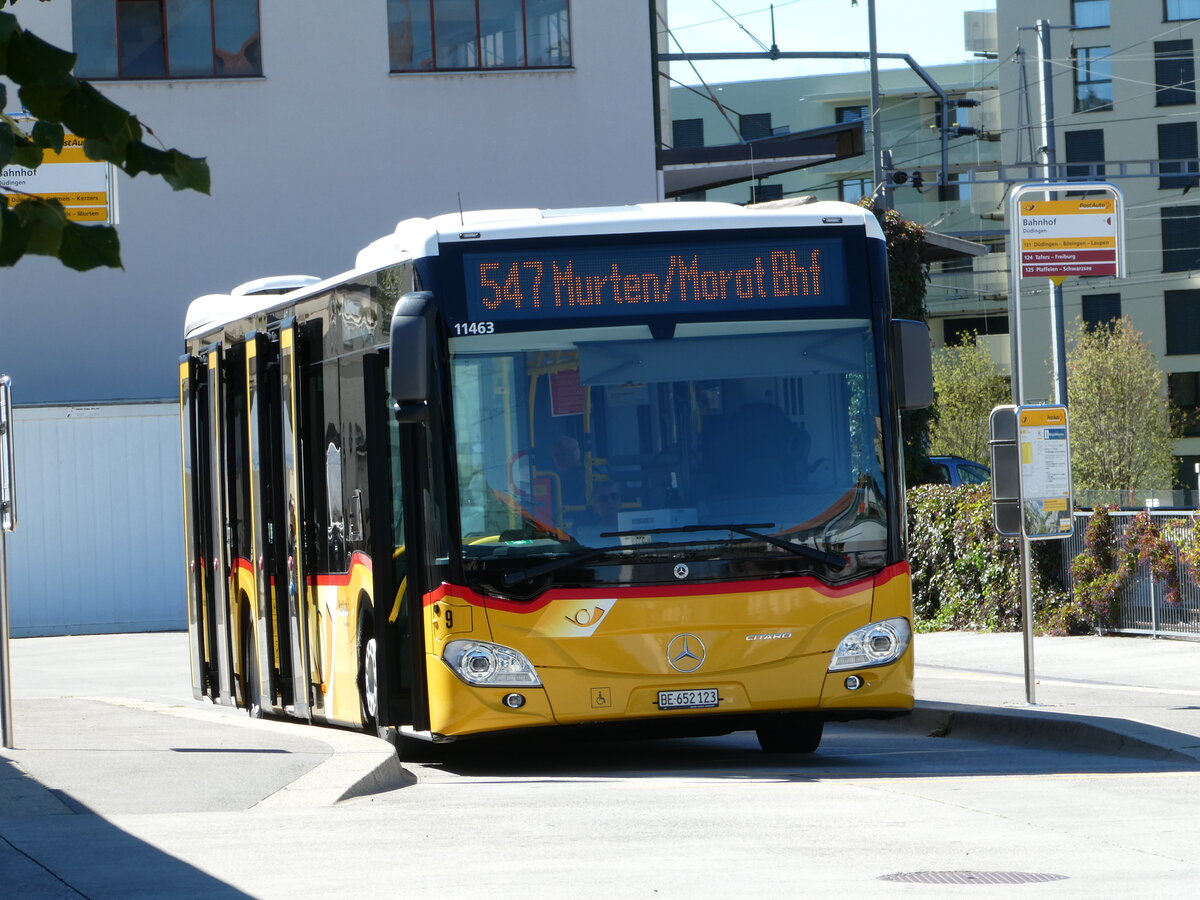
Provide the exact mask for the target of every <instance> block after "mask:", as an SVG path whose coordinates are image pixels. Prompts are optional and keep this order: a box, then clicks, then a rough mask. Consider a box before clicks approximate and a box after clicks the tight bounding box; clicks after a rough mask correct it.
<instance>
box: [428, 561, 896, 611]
mask: <svg viewBox="0 0 1200 900" xmlns="http://www.w3.org/2000/svg"><path fill="white" fill-rule="evenodd" d="M908 575H909V567H908V563H907V562H899V563H894V564H892V565H890V566H888V567H887V568H886V569H883V570H882V571H881V572H878V573H877V574H875V575H873V576H867V577H865V578H860V579H858V580H857V581H852V582H850V583H849V584H843V585H836V586H835V585H828V584H825V583H824V582H823V581H821V580H819V579H817V578H814V577H813V576H811V575H801V576H799V577H797V578H782V579H771V580H765V579H761V580H757V581H742V582H735V583H729V584H719V585H711V586H710V585H705V584H690V585H657V586H654V587H645V588H639V587H624V588H616V589H606V588H589V589H586V590H584V589H579V588H573V589H560V590H551V591H546V593H544V594H542V595H541V596H540V597H538V598H537V599H536V600H532V601H530V602H528V603H521V602H519V601H516V600H505V599H503V598H501V597H489V596H487V595H484V594H480V593H479V592H477V591H473V590H471V589H470V588H466V587H462V586H459V585H451V584H443V585H442V586H441V587H439V588H438V589H437V590H434V591H431V592H430V593H428V594H426V595H425V605H426V606H431V605H433V604H434V603H437V602H438V601H439V600H444V599H445V598H446V597H455V598H457V599H459V600H465V601H466V602H467V603H470V604H471V605H472V606H482V607H484V608H485V609H496V610H502V611H504V612H515V613H533V612H538V611H539V610H542V609H544V608H545V607H546V606H548V605H549V604H551V603H553V602H554V601H556V600H591V599H594V598H596V597H598V596H600V597H616V598H617V599H618V600H619V599H622V598H636V599H652V598H655V597H688V596H702V595H721V594H754V593H762V592H766V591H787V590H798V589H806V590H812V591H816V592H817V593H819V594H824V595H825V596H826V597H835V598H836V597H846V596H849V595H851V594H856V593H859V592H861V591H863V590H864V589H865V588H866V587H868V586H869V587H873V588H879V587H882V586H883V585H885V584H887V583H888V582H889V581H891V580H892V579H894V578H898V577H901V576H904V577H907V576H908Z"/></svg>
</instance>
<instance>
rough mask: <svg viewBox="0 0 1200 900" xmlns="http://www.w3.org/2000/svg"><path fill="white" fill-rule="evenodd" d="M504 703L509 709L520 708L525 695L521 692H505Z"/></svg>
mask: <svg viewBox="0 0 1200 900" xmlns="http://www.w3.org/2000/svg"><path fill="white" fill-rule="evenodd" d="M504 705H505V706H507V707H508V708H509V709H520V708H521V707H522V706H524V705H525V696H524V695H523V694H505V695H504Z"/></svg>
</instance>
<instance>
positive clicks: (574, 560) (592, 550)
mask: <svg viewBox="0 0 1200 900" xmlns="http://www.w3.org/2000/svg"><path fill="white" fill-rule="evenodd" d="M629 533H630V534H639V533H640V532H633V531H631V532H629ZM607 536H608V535H601V537H607ZM678 546H679V545H678V544H675V543H672V542H671V541H656V542H651V543H646V544H615V545H613V546H611V547H589V548H588V549H586V550H581V551H580V552H578V553H570V554H567V555H566V556H557V557H555V558H554V559H550V560H547V561H546V562H544V563H538V564H537V565H536V566H529V567H528V568H526V569H518V570H517V571H515V572H509V573H508V574H507V575H505V576H504V577H503V578H502V579H500V580H501V581H502V582H504V586H505V587H512V586H513V585H514V584H518V583H520V582H522V581H525V580H526V579H527V578H537V577H538V576H539V575H549V574H550V573H551V572H557V571H558V570H559V569H565V568H567V567H569V566H574V565H577V564H579V563H584V562H587V561H588V560H589V559H596V558H597V557H600V556H605V555H607V554H609V553H617V552H628V551H630V550H661V549H662V548H663V547H678Z"/></svg>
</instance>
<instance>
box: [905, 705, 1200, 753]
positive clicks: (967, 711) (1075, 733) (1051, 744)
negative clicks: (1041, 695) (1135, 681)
mask: <svg viewBox="0 0 1200 900" xmlns="http://www.w3.org/2000/svg"><path fill="white" fill-rule="evenodd" d="M894 724H896V725H898V726H899V727H900V728H903V729H904V730H906V731H910V732H913V733H919V734H924V735H928V736H930V737H955V738H963V739H966V740H987V741H998V742H1001V743H1006V744H1017V745H1021V746H1026V747H1038V748H1044V749H1054V750H1070V751H1075V752H1082V753H1100V754H1105V755H1108V756H1128V757H1136V758H1138V759H1156V760H1164V761H1169V762H1177V763H1183V764H1186V765H1189V766H1193V767H1194V766H1196V764H1197V763H1198V762H1200V739H1197V738H1196V737H1195V736H1194V735H1190V734H1182V733H1180V732H1177V731H1170V730H1168V729H1166V728H1159V727H1157V726H1155V725H1147V724H1145V723H1144V722H1136V721H1131V720H1129V719H1118V718H1109V717H1106V716H1092V715H1081V714H1075V713H1062V712H1049V711H1043V710H1036V709H1001V708H995V707H984V706H971V705H968V704H963V703H942V702H937V701H929V700H922V701H918V702H917V704H916V707H915V708H914V709H913V711H912V714H911V715H909V716H906V717H904V718H903V719H899V720H896V721H895V723H894Z"/></svg>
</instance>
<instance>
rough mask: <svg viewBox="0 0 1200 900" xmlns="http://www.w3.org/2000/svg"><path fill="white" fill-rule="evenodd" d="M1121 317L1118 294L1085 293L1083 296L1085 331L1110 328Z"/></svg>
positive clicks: (1119, 296)
mask: <svg viewBox="0 0 1200 900" xmlns="http://www.w3.org/2000/svg"><path fill="white" fill-rule="evenodd" d="M1120 318H1121V295H1120V294H1086V295H1085V296H1084V297H1083V327H1084V330H1085V331H1095V330H1096V329H1098V328H1110V329H1111V328H1112V326H1113V322H1115V321H1117V320H1118V319H1120Z"/></svg>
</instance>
